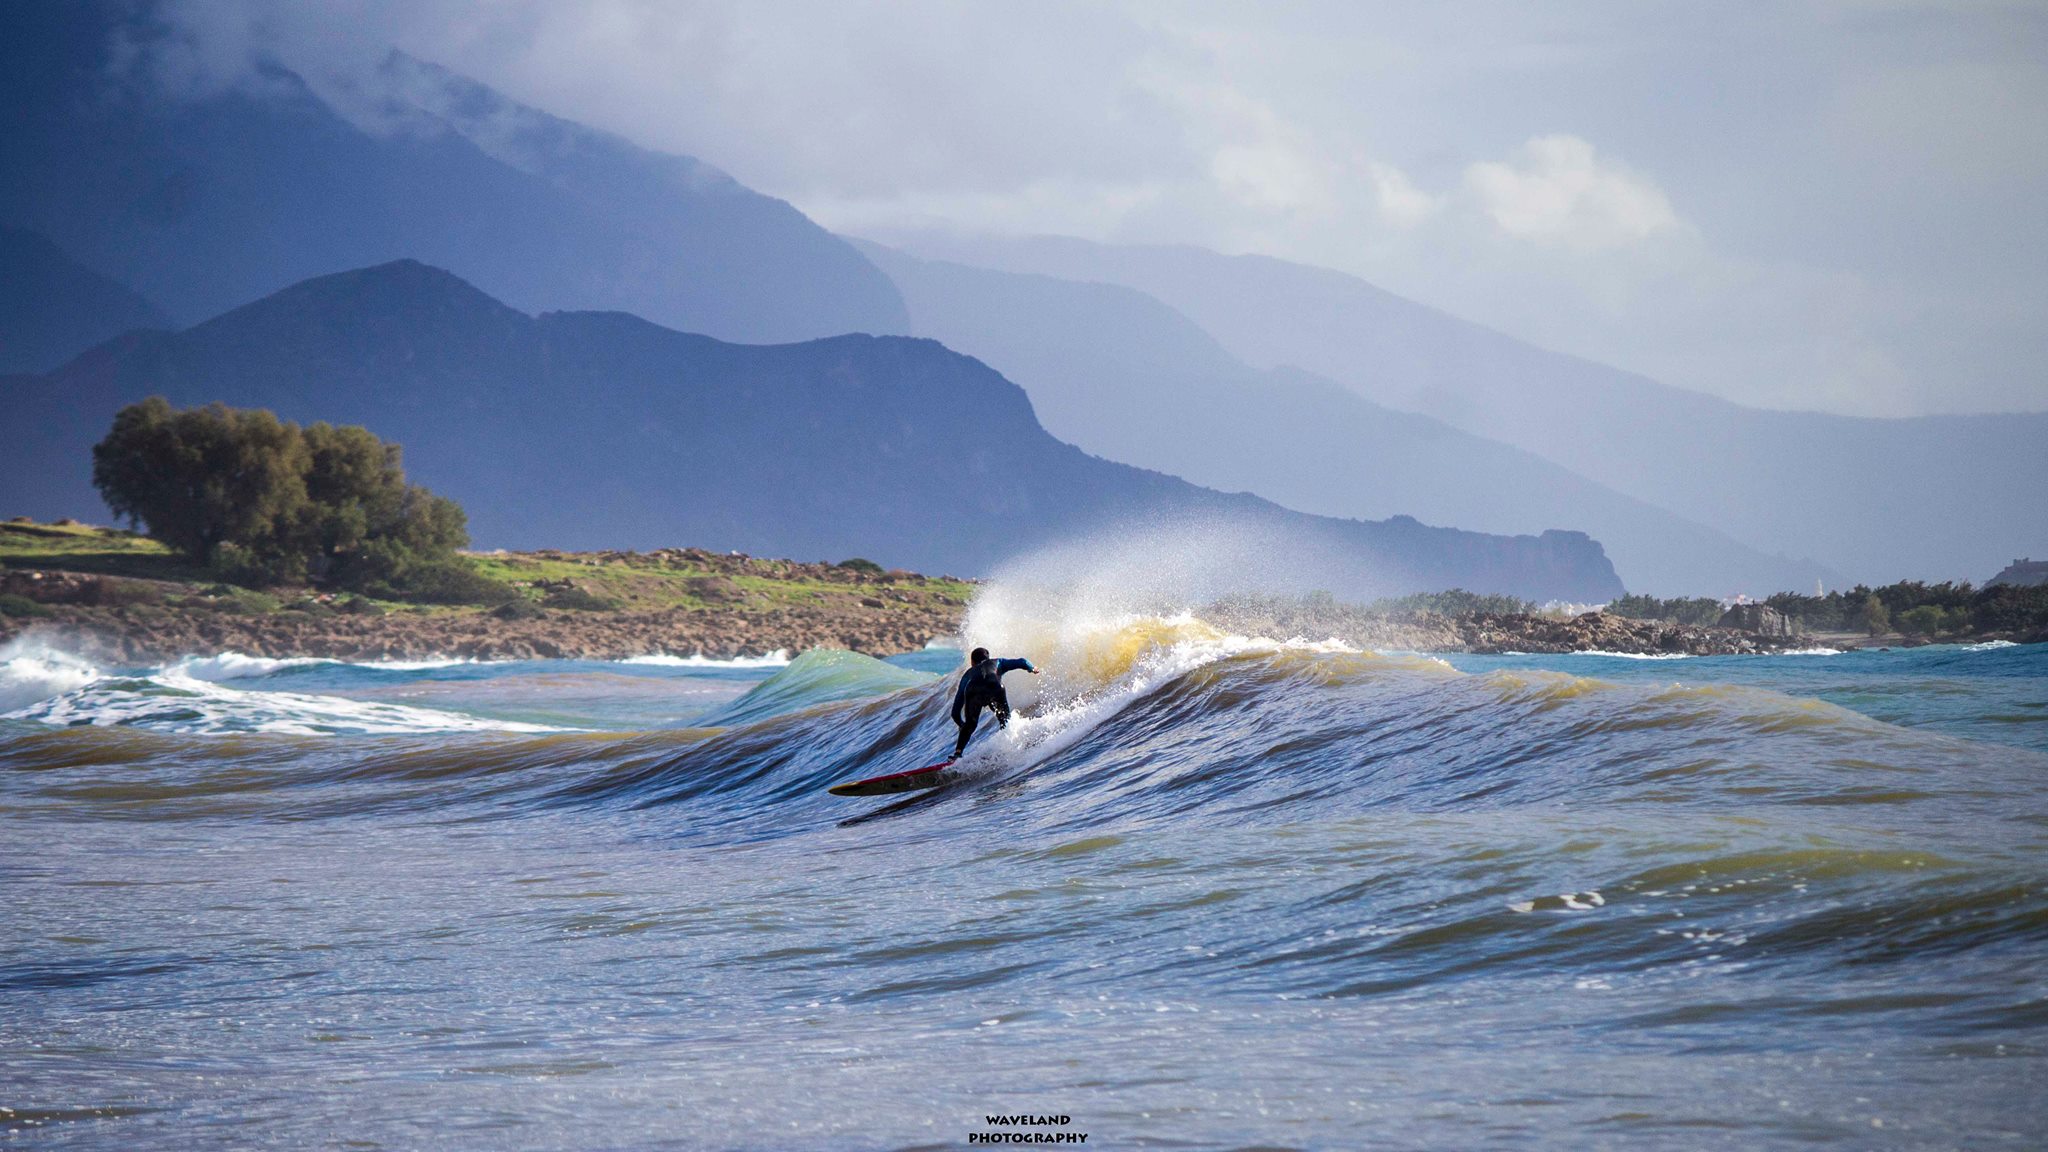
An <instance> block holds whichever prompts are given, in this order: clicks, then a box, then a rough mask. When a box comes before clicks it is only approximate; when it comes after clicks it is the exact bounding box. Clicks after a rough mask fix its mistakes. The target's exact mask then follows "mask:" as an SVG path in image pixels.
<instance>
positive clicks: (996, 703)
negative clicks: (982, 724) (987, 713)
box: [988, 689, 1010, 728]
mask: <svg viewBox="0 0 2048 1152" xmlns="http://www.w3.org/2000/svg"><path fill="white" fill-rule="evenodd" d="M988 706H989V707H990V708H993V709H995V713H996V727H998V728H1008V727H1009V726H1010V694H1009V693H1008V692H1004V691H1002V690H1001V689H997V690H996V694H995V698H994V699H992V700H990V701H989V702H988Z"/></svg>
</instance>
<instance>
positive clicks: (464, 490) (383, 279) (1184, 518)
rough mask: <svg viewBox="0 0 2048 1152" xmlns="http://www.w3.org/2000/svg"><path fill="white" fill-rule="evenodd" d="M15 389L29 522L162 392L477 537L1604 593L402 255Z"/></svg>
mask: <svg viewBox="0 0 2048 1152" xmlns="http://www.w3.org/2000/svg"><path fill="white" fill-rule="evenodd" d="M9 389H10V391H9V394H8V395H7V396H6V398H5V400H6V403H7V404H8V407H9V409H10V411H13V412H19V413H21V414H22V415H23V416H24V417H25V418H27V419H30V420H33V421H36V422H37V423H38V426H39V427H43V428H46V429H47V434H46V435H45V436H43V437H41V438H40V440H39V442H38V443H37V444H35V445H33V446H31V448H30V449H29V450H28V451H25V452H23V453H20V454H19V455H16V456H12V457H8V458H6V459H4V460H0V496H4V497H5V499H6V500H7V501H8V503H9V506H10V507H11V508H12V509H13V510H14V511H17V512H26V513H29V514H32V515H39V516H43V517H52V516H57V515H80V514H90V510H91V509H93V508H94V507H96V506H97V504H98V501H97V499H96V498H95V497H94V496H93V494H92V491H91V489H90V487H89V474H90V461H89V455H90V446H91V444H92V443H93V442H94V441H95V440H96V439H98V437H99V436H101V435H102V434H104V431H105V429H106V427H107V426H108V424H109V423H110V421H111V419H112V417H113V414H114V412H115V411H116V409H118V408H119V406H120V405H122V404H124V403H129V402H132V401H134V400H137V399H140V398H142V397H144V396H147V395H151V394H160V395H164V396H166V397H168V398H169V399H171V400H172V401H173V402H174V403H177V404H181V405H190V404H198V403H204V402H207V401H211V400H223V401H226V402H227V403H230V404H234V405H239V406H260V407H267V408H271V409H274V410H275V411H277V412H278V413H279V414H280V415H282V416H284V417H286V418H288V419H295V420H299V421H311V420H316V419H324V420H329V421H335V422H345V423H360V424H364V425H367V426H368V427H370V428H371V429H372V430H374V431H375V432H377V433H378V434H379V435H381V436H384V437H386V438H388V439H393V440H397V441H399V442H400V443H402V444H403V445H404V446H405V449H406V460H407V464H408V469H409V471H410V472H411V474H412V475H413V476H414V478H415V479H417V480H419V481H420V482H422V483H425V484H427V485H429V486H430V487H433V488H435V489H436V490H437V491H441V492H443V493H445V494H447V495H449V496H452V497H454V498H455V499H457V500H459V501H461V502H462V503H463V504H464V506H465V507H466V508H467V509H468V510H469V512H470V517H471V524H472V528H473V532H474V535H475V537H476V539H477V542H478V544H479V545H480V546H483V547H492V546H504V547H543V546H551V547H563V548H585V549H590V548H610V547H656V546H662V545H671V544H679V543H690V544H697V545H702V546H708V547H717V548H738V549H743V550H746V551H750V552H760V553H766V554H770V555H789V556H798V557H828V558H833V557H843V556H848V555H856V554H858V555H866V556H869V557H872V558H874V559H876V560H879V561H882V562H884V563H890V564H902V565H906V566H912V567H917V568H921V569H923V570H926V571H951V572H956V573H966V574H979V573H985V572H988V571H989V570H991V568H992V567H993V566H995V565H996V564H998V563H999V562H1001V561H1002V560H1003V559H1004V558H1006V557H1009V556H1013V555H1016V554H1018V553H1020V552H1023V551H1026V550H1029V549H1031V548H1034V547H1037V546H1039V545H1043V544H1047V543H1051V542H1053V541H1057V540H1062V539H1066V538H1070V537H1073V536H1076V535H1081V534H1088V533H1114V534H1118V535H1128V534H1130V533H1133V532H1144V531H1149V530H1153V529H1157V528H1161V527H1165V528H1167V529H1168V530H1169V535H1171V533H1173V532H1179V533H1183V534H1185V533H1187V532H1190V531H1193V530H1194V529H1195V528H1197V527H1204V528H1206V527H1210V526H1215V525H1223V526H1224V529H1223V530H1221V531H1220V532H1215V533H1212V537H1213V538H1216V539H1222V540H1225V541H1234V542H1235V543H1231V544H1230V545H1229V546H1231V547H1236V548H1240V549H1242V550H1243V551H1244V552H1245V553H1246V554H1247V555H1256V554H1260V553H1263V554H1265V555H1267V556H1268V557H1269V558H1270V557H1273V556H1284V557H1285V558H1286V560H1287V563H1286V564H1285V565H1284V569H1285V571H1284V573H1283V575H1285V576H1286V578H1287V579H1290V580H1294V581H1297V582H1303V581H1308V582H1313V583H1311V584H1309V585H1308V586H1319V587H1324V588H1328V589H1330V590H1331V591H1335V592H1340V593H1343V594H1346V595H1353V596H1366V595H1376V594H1381V593H1386V592H1396V591H1412V590H1419V589H1433V588H1441V587H1449V586H1452V585H1463V586H1465V587H1468V588H1473V589H1475V590H1488V591H1506V592H1514V593H1517V594H1520V595H1524V596H1530V597H1534V598H1540V599H1549V598H1562V599H1576V600H1604V599H1607V598H1608V597H1610V596H1612V595H1614V594H1615V593H1617V592H1618V591H1619V590H1620V583H1619V581H1618V580H1617V579H1616V578H1615V576H1614V571H1613V568H1612V567H1611V566H1610V565H1609V564H1608V562H1607V560H1606V558H1605V556H1604V555H1602V553H1601V550H1600V547H1599V545H1598V544H1596V543H1594V542H1592V541H1591V540H1589V539H1588V538H1587V537H1585V536H1584V535H1583V534H1580V533H1575V532H1547V533H1544V534H1543V535H1541V536H1518V537H1503V536H1489V535H1483V534H1479V533H1473V532H1462V531H1458V530H1455V529H1448V528H1431V527H1427V526H1425V525H1422V524H1420V523H1417V522H1416V521H1414V520H1412V519H1405V518H1397V519H1394V520H1390V521H1386V522H1381V523H1365V522H1359V521H1354V520H1338V519H1331V518H1326V517H1314V516H1306V515H1303V514H1300V513H1297V512H1291V511H1288V510H1286V509H1284V508H1281V507H1278V506H1276V505H1274V504H1271V503H1269V502H1267V501H1264V500H1260V499H1257V498H1255V497H1252V496H1248V495H1226V494H1223V493H1219V492H1214V491H1210V490H1207V489H1203V488H1198V487H1196V486H1194V485H1191V484H1188V483H1186V482H1185V481H1182V480H1179V479H1176V478H1174V477H1171V476H1166V475H1162V474H1160V473H1157V472H1148V471H1144V470H1141V469H1137V468H1131V467H1128V466H1126V465H1122V464H1115V463H1111V462H1109V461H1106V460H1101V459H1097V458H1095V457H1092V456H1089V455H1087V454H1085V453H1083V452H1081V451H1080V450H1079V449H1077V448H1074V447H1072V446H1071V445H1067V444H1063V443H1061V442H1060V441H1058V440H1056V439H1054V438H1053V437H1052V436H1050V435H1048V434H1047V433H1046V431H1045V430H1044V429H1043V428H1041V427H1040V426H1039V424H1038V422H1037V419H1036V418H1035V416H1034V415H1033V413H1032V410H1031V405H1030V402H1029V401H1028V400H1027V399H1026V398H1025V395H1024V393H1023V392H1022V390H1020V389H1019V388H1017V387H1016V386H1015V385H1014V384H1011V383H1010V382H1009V381H1007V380H1005V379H1003V378H1002V377H1001V376H1000V375H998V374H997V373H996V372H994V371H993V370H991V369H989V368H988V367H987V366H986V365H984V364H982V363H981V362H979V361H977V360H973V359H971V358H968V357H965V356H961V355H959V354H958V353H954V352H951V351H949V350H947V349H946V348H944V347H942V346H941V345H939V344H937V343H935V342H933V341H929V340H918V339H911V338H907V337H883V338H877V337H869V336H843V337H836V338H831V339H825V340H817V341H811V342H808V343H802V344H788V345H775V346H755V345H739V344H727V343H723V342H721V341H718V340H714V339H711V338H710V337H706V336H695V335H687V334H684V333H680V332H674V331H671V330H668V329H665V328H661V327H659V326H657V325H654V324H651V323H649V322H647V321H645V320H642V319H639V318H637V317H634V316H630V315H625V314H622V313H596V312H584V313H549V314H545V315H542V316H539V317H529V316H526V315H525V314H524V313H521V312H519V311H517V310H515V309H512V308H510V307H507V306H506V305H504V304H502V303H500V302H498V301H496V300H494V299H492V298H491V297H489V296H488V295H486V294H484V293H482V292H480V291H478V290H477V289H475V288H473V287H471V286H470V285H468V284H467V283H465V282H463V281H462V280H460V279H458V278H456V277H455V276H452V275H450V274H449V273H446V272H443V271H441V270H438V269H434V268H430V267H426V266H424V265H421V264H419V263H417V262H413V261H401V262H397V263H393V264H388V265H383V266H380V267H375V268H368V269H363V270H360V271H356V272H350V273H344V274H338V275H333V276H325V277H320V278H317V279H314V280H310V281H307V282H305V283H302V284H299V285H295V286H293V287H291V288H289V289H287V290H285V291H282V292H279V293H277V294H275V295H273V296H271V297H268V298H266V299H264V300H261V301H258V302H256V303H254V304H251V305H248V306H246V307H243V308H240V309H237V310H235V311H233V312H230V313H228V314H226V315H223V316H220V317H218V318H216V319H214V320H211V321H209V322H207V323H205V324H201V325H198V326H197V327H194V328H192V329H190V330H188V331H185V332H182V333H177V334H175V335H172V334H162V333H155V334H141V335H137V336H134V337H130V338H127V339H124V340H120V341H116V342H113V343H111V344H108V345H105V346H103V347H101V348H99V349H96V350H95V351H93V352H92V353H90V354H88V355H87V356H84V357H81V358H80V359H79V360H77V361H74V362H73V363H72V364H70V365H68V366H66V367H65V368H64V369H63V370H61V371H60V372H57V373H54V374H51V375H48V376H44V377H39V378H34V379H32V380H22V379H20V378H16V380H15V381H14V382H12V383H11V384H10V385H9Z"/></svg>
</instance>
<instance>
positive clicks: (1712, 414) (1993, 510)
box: [890, 233, 2048, 592]
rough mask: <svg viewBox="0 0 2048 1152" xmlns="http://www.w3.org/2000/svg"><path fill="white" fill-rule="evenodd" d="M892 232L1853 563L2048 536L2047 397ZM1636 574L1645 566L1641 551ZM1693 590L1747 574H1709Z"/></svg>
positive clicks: (1917, 565)
mask: <svg viewBox="0 0 2048 1152" xmlns="http://www.w3.org/2000/svg"><path fill="white" fill-rule="evenodd" d="M890 239H891V241H892V242H893V243H895V244H897V245H898V246H900V247H903V248H905V249H906V250H908V251H911V252H913V253H915V254H919V255H923V256H927V257H930V258H933V259H944V260H952V261H958V262H962V263H967V264H975V265H980V266H984V267H989V268H998V269H1003V270H1007V271H1012V272H1024V273H1035V274H1038V275H1044V276H1053V277H1060V278H1065V279H1070V280H1081V281H1095V282H1103V283H1113V284H1118V285H1122V286H1125V287H1128V288H1132V289H1135V290H1137V291H1141V292H1144V293H1147V294H1149V295H1151V296H1153V297H1155V298H1157V299H1158V300H1160V301H1162V302H1164V303H1165V304H1167V305H1170V306H1171V307H1172V308H1174V309H1176V310H1177V311H1179V312H1181V313H1182V314H1184V315H1185V316H1187V317H1188V318H1189V319H1191V320H1192V321H1194V323H1196V324H1198V325H1200V326H1201V328H1202V329H1203V330H1204V331H1205V332H1207V333H1208V334H1209V335H1210V336H1213V337H1214V338H1215V339H1216V341H1217V342H1218V343H1219V344H1220V345H1221V346H1222V347H1223V348H1225V349H1227V350H1229V352H1230V353H1232V354H1234V355H1236V356H1237V357H1239V358H1240V359H1242V360H1243V361H1244V362H1245V363H1247V364H1249V365H1251V366H1252V367H1254V368H1258V369H1274V368H1278V367H1282V366H1292V367H1295V368H1299V369H1303V370H1305V371H1308V372H1313V373H1316V374H1318V375H1321V376H1323V377H1326V378H1328V379H1330V380H1334V381H1337V382H1339V383H1341V384H1343V385H1344V386H1345V387H1347V388H1349V389H1350V390H1352V391H1353V392H1355V393H1357V394H1358V395H1360V396H1362V397H1365V398H1367V399H1369V400H1371V401H1373V402H1375V403H1378V404H1381V405H1384V406H1386V407H1388V408H1392V409H1396V410H1399V411H1403V412H1410V413H1416V414H1419V415H1425V416H1430V417H1433V418H1435V419H1437V420H1439V421H1442V422H1443V423H1445V424H1448V425H1450V426H1452V427H1454V428H1458V429H1460V430H1462V431H1465V432H1468V433H1471V434H1472V435H1475V436H1481V437H1485V438H1488V439H1491V440H1495V441H1498V442H1500V443H1503V444H1511V445H1514V446H1516V447H1519V448H1522V449H1526V450H1527V451H1529V452H1531V453H1534V454H1535V455H1538V456H1541V457H1543V458H1544V459H1546V460H1549V461H1551V462H1553V463H1555V464H1558V465H1561V466H1563V467H1564V468H1567V469H1569V470H1571V471H1572V472H1574V473H1577V474H1578V475H1579V476H1582V477H1585V478H1587V479H1588V480H1591V481H1594V482H1597V483H1598V484H1600V485H1604V486H1606V487H1608V488H1611V489H1613V490H1615V491H1617V492H1620V493H1623V494H1625V495H1627V496H1630V497H1633V498H1635V499H1636V500H1639V501H1642V502H1644V503H1647V504H1650V505H1654V506H1656V507H1658V508H1661V509H1665V510H1667V511H1669V512H1671V513H1675V514H1677V515H1678V516H1681V517H1684V518H1686V519H1688V520H1692V521H1696V522H1698V523H1701V524H1705V525H1708V526H1710V527H1712V528H1713V529H1716V530H1718V531H1719V532H1721V533H1725V534H1726V535H1727V536H1730V537H1733V538H1734V539H1735V540H1738V541H1740V542H1741V543H1742V544H1743V545H1745V546H1747V547H1748V548H1750V549H1755V550H1758V551H1762V552H1767V553H1772V554H1778V555H1784V556H1794V557H1811V558H1812V561H1814V562H1815V566H1816V567H1818V566H1824V567H1825V568H1827V569H1832V570H1835V571H1838V572H1841V573H1843V574H1845V575H1846V576H1847V577H1848V578H1850V579H1855V580H1866V581H1872V582H1884V581H1889V580H1896V579H1899V578H1901V577H1907V578H1917V579H1928V580H1944V579H1956V578H1971V577H1974V578H1978V579H1982V578H1983V577H1985V576H1988V575H1989V574H1991V573H1993V572H1995V571H1997V570H1998V569H1999V568H2000V567H2002V566H2003V565H2004V564H2005V563H2006V562H2007V561H2009V560H2010V559H2011V558H2012V557H2013V556H2014V555H2025V554H2030V553H2041V552H2048V500H2044V499H2042V493H2044V492H2048V413H2024V414H2011V415H2000V416H1927V417H1917V418H1906V419H1869V418H1859V417H1849V416H1832V415H1826V414H1822V413H1813V412H1778V411H1766V410H1762V409H1755V408H1745V407H1742V406H1740V405H1737V404H1733V403H1730V402H1728V401H1726V400H1721V399H1719V398H1717V397H1712V396H1707V395H1704V394H1702V393H1697V392H1688V391H1685V390H1683V389H1679V388H1672V387H1669V386H1667V385H1663V384H1659V383H1658V382H1656V381H1654V380H1650V379H1647V378H1645V377H1642V376H1638V375H1635V374H1632V373H1628V372H1623V371H1620V370H1619V369H1615V368H1610V367H1607V366H1605V365H1601V364H1596V363H1593V362H1591V361H1587V360H1582V359H1579V358H1577V357H1573V356H1567V355H1563V354H1560V353H1555V352H1548V351H1545V350H1543V349H1540V348H1536V347H1533V346H1531V345H1528V344H1524V343H1522V342H1521V341H1518V340H1515V339H1513V338H1512V337H1509V336H1505V335H1503V334H1501V333H1498V332H1495V331H1492V330H1491V329H1488V328H1484V327H1481V326H1480V325H1477V324H1473V323H1470V322H1468V321H1464V320H1460V319H1458V318H1456V317H1454V316H1450V315H1447V314H1445V313H1443V312H1439V311H1437V310H1435V309H1433V308H1429V307H1426V306H1424V305H1421V304H1417V303H1415V302H1414V301H1411V300H1405V299H1403V298H1401V297H1399V296H1395V295H1393V294H1392V293H1389V292H1385V291H1383V290H1381V289H1379V288H1376V287H1374V286H1373V285H1371V284H1368V283H1366V282H1365V281H1363V280H1359V279H1358V278H1356V277H1353V276H1349V275H1346V274H1344V273H1341V272H1336V271H1332V270H1330V269H1325V268H1313V267H1308V266H1305V265H1300V264H1293V263H1289V262H1287V261H1282V260H1275V259H1272V258H1269V257H1263V256H1223V255H1219V254H1217V253H1214V252H1208V251H1204V250H1202V249H1198V248H1188V247H1147V246H1114V245H1099V244H1092V243H1089V242H1086V241H1082V240H1074V239H1067V238H1061V237H1030V238H999V237H974V236H961V235H952V234H942V233H916V234H905V235H901V236H894V237H890ZM1584 526H1589V527H1590V524H1585V525H1584ZM1632 551H1633V550H1632V549H1630V548H1627V547H1625V546H1619V545H1618V546H1617V554H1618V555H1626V554H1630V553H1631V552H1632ZM1795 570H1796V569H1795ZM1767 574H1768V573H1758V575H1767ZM1661 575H1662V574H1661V573H1659V577H1660V578H1661ZM1702 575H1704V573H1702ZM1816 575H1818V573H1816ZM1623 576H1624V578H1626V579H1629V580H1630V581H1631V582H1632V586H1635V585H1634V583H1633V582H1634V581H1636V580H1638V579H1639V577H1638V576H1637V574H1636V572H1635V571H1632V570H1631V567H1630V565H1629V564H1626V563H1624V564H1623ZM1810 584H1811V578H1808V579H1807V580H1806V581H1805V583H1804V584H1801V585H1797V586H1801V587H1804V586H1810ZM1788 586H1790V585H1788ZM1687 590H1696V591H1704V592H1726V591H1729V589H1726V588H1717V587H1714V586H1713V585H1711V584H1705V583H1704V582H1703V581H1700V580H1695V581H1693V582H1692V586H1691V587H1690V588H1688V589H1687ZM1748 590H1750V591H1752V592H1754V591H1756V589H1755V588H1754V587H1750V588H1749V589H1748Z"/></svg>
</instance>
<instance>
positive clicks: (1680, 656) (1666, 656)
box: [1510, 648, 1693, 660]
mask: <svg viewBox="0 0 2048 1152" xmlns="http://www.w3.org/2000/svg"><path fill="white" fill-rule="evenodd" d="M1510 655H1514V656H1523V655H1527V653H1523V652H1514V653H1510ZM1572 655H1574V656H1605V657H1607V658H1608V659H1610V660H1690V659H1692V658H1693V655H1692V653H1690V652H1604V651H1602V650H1600V649H1598V648H1585V649H1581V650H1580V651H1577V652H1574V653H1572Z"/></svg>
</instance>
